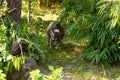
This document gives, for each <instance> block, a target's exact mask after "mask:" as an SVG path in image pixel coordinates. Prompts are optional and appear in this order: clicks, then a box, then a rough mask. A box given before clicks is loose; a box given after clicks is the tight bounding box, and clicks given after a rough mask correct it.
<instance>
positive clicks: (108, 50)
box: [0, 0, 120, 80]
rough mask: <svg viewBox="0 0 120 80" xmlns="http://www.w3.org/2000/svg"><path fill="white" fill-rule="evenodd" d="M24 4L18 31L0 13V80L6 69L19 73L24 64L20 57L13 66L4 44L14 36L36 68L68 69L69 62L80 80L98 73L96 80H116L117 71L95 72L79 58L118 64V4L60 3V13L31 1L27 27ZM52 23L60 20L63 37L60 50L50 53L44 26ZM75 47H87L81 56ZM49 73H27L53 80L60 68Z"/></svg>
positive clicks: (104, 1) (95, 0)
mask: <svg viewBox="0 0 120 80" xmlns="http://www.w3.org/2000/svg"><path fill="white" fill-rule="evenodd" d="M37 1H39V0H37ZM26 3H27V2H26V0H24V1H23V4H24V5H23V8H22V19H21V23H22V24H21V25H20V29H19V31H16V26H15V24H14V23H12V24H11V23H9V21H8V17H7V16H8V15H7V14H6V13H3V14H4V17H1V22H0V25H1V27H0V53H1V55H0V79H2V80H3V78H5V77H6V75H5V74H7V73H8V72H9V70H11V72H12V70H13V71H14V69H18V70H19V65H20V64H23V63H24V60H23V59H24V58H18V59H17V60H18V62H19V64H16V63H14V61H15V60H14V59H16V57H15V58H12V57H11V55H10V54H9V53H10V50H9V47H8V43H9V41H10V42H12V41H13V40H14V38H15V35H18V37H19V40H20V42H21V43H25V44H27V45H26V46H25V48H24V55H25V56H29V57H32V58H34V59H35V60H36V61H37V63H38V64H39V65H40V66H41V65H43V64H45V65H47V66H48V65H54V66H57V67H60V66H63V65H68V66H69V64H70V62H71V61H72V63H73V64H77V66H75V67H76V68H73V70H72V69H71V68H70V70H71V71H69V72H72V73H74V74H76V75H77V76H79V78H80V79H81V80H82V79H84V80H87V79H92V77H94V76H95V75H96V73H97V74H98V75H97V78H96V79H100V80H104V79H102V78H101V77H100V76H99V75H100V74H102V77H104V78H106V79H105V80H108V79H111V78H112V79H116V80H119V75H120V74H119V71H118V72H117V71H116V70H115V69H116V68H115V69H111V70H110V71H114V72H113V73H111V72H109V71H108V70H107V68H106V70H105V69H104V67H103V66H102V69H101V67H100V68H99V70H98V69H97V71H95V70H96V69H95V68H96V67H95V66H93V65H92V64H91V63H89V64H86V63H84V62H82V61H81V59H83V60H84V59H85V60H87V61H91V62H92V63H97V64H99V63H101V62H102V63H104V64H115V63H116V62H119V61H120V54H119V47H120V45H119V37H120V22H119V20H120V15H119V14H120V6H119V5H120V2H119V1H113V2H110V1H109V0H92V1H90V0H87V1H83V0H72V1H71V0H63V1H62V4H61V5H60V6H61V8H62V10H61V9H60V6H59V5H56V6H54V7H52V6H51V7H49V8H48V7H47V8H46V7H43V6H40V5H38V4H37V2H36V1H33V2H32V10H31V23H30V25H28V23H27V16H26V15H27V5H25V4H26ZM54 4H55V3H52V5H54ZM5 5H6V4H5ZM5 5H4V6H0V10H1V11H4V9H5V8H3V7H5ZM86 5H87V6H86ZM36 6H37V7H36ZM47 6H49V5H47ZM35 7H36V8H35ZM46 14H56V15H57V16H55V18H54V17H53V16H52V15H48V16H46V17H44V16H45V15H46ZM59 15H60V16H59ZM0 16H1V14H0ZM2 16H3V15H2ZM53 20H59V21H61V23H62V25H63V26H64V28H65V31H66V33H65V38H64V40H63V43H62V45H61V46H62V48H61V50H54V49H53V50H51V49H50V48H48V46H47V43H46V33H45V31H46V27H47V25H48V24H49V22H50V21H53ZM67 41H68V42H69V41H73V42H70V44H66V43H65V42H67ZM74 43H75V44H77V45H75V44H74ZM73 44H74V45H73ZM78 45H84V46H85V47H86V45H87V48H85V47H84V50H83V53H81V52H82V51H81V50H78V47H77V49H76V46H78ZM82 48H83V47H82ZM80 49H81V48H80ZM76 50H78V51H76ZM73 53H74V54H73ZM81 54H82V56H81ZM76 56H77V57H76ZM79 56H80V57H79ZM65 61H66V62H65ZM68 61H69V63H68ZM16 65H17V66H16ZM72 66H73V65H72ZM81 66H82V67H81ZM86 66H92V67H86ZM63 67H64V66H63ZM13 68H14V69H13ZM97 68H98V66H97ZM117 69H118V68H117ZM101 70H103V71H101ZM51 71H52V72H53V73H52V75H50V76H47V75H44V74H42V73H40V72H39V71H33V72H31V73H30V74H31V76H32V77H33V78H34V79H35V80H39V79H42V80H49V79H51V77H52V79H53V80H56V77H57V76H58V78H59V79H60V80H61V74H62V72H61V71H62V69H61V68H58V69H54V68H52V69H51ZM92 71H93V72H92ZM99 71H101V73H99ZM109 73H111V74H109ZM38 74H40V75H38ZM107 74H108V75H107ZM111 75H112V77H111ZM35 76H37V77H35ZM86 76H87V77H86ZM88 77H90V78H88ZM107 78H108V79H107Z"/></svg>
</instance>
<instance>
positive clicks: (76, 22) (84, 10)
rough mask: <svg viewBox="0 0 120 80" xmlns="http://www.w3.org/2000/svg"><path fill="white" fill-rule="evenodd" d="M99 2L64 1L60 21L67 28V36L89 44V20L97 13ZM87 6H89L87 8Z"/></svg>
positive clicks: (93, 0) (95, 0)
mask: <svg viewBox="0 0 120 80" xmlns="http://www.w3.org/2000/svg"><path fill="white" fill-rule="evenodd" d="M97 1H98V0H92V1H91V0H86V1H83V0H72V1H71V0H63V2H62V5H61V6H62V9H63V11H62V13H61V15H60V17H59V20H60V21H61V22H62V23H63V25H64V26H66V34H67V36H68V37H70V38H74V39H75V40H77V41H80V42H81V43H83V42H88V40H89V36H88V33H89V32H90V29H89V27H88V26H89V25H90V22H91V21H89V20H88V19H89V18H92V17H91V16H92V15H95V13H96V11H97V10H96V3H97ZM86 5H87V6H86Z"/></svg>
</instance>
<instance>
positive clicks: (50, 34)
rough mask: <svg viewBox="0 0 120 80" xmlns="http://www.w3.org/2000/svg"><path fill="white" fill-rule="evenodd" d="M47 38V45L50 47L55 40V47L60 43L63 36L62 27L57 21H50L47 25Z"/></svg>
mask: <svg viewBox="0 0 120 80" xmlns="http://www.w3.org/2000/svg"><path fill="white" fill-rule="evenodd" d="M46 32H47V39H48V46H49V47H50V48H52V46H53V42H55V41H56V42H57V45H56V47H58V46H59V45H60V43H61V40H62V39H63V37H64V28H63V27H62V26H61V24H60V23H59V22H51V23H50V24H49V26H48V27H47V31H46Z"/></svg>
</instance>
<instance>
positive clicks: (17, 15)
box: [6, 0, 22, 25]
mask: <svg viewBox="0 0 120 80" xmlns="http://www.w3.org/2000/svg"><path fill="white" fill-rule="evenodd" d="M6 1H7V3H8V7H9V8H10V10H9V15H10V19H11V21H12V22H15V23H16V24H17V25H20V19H21V6H22V1H21V0H6Z"/></svg>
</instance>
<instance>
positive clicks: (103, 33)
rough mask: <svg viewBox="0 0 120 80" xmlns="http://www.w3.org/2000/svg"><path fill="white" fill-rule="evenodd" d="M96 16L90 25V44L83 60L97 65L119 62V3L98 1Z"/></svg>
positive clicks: (105, 0)
mask: <svg viewBox="0 0 120 80" xmlns="http://www.w3.org/2000/svg"><path fill="white" fill-rule="evenodd" d="M97 7H98V14H97V15H95V16H94V19H92V20H91V21H93V22H92V23H91V25H90V28H91V33H90V36H91V42H90V45H89V48H88V53H86V54H83V56H82V57H83V58H84V59H88V60H91V61H92V62H95V63H99V62H103V63H115V62H117V61H120V54H119V49H118V44H117V42H118V38H119V36H120V32H119V31H120V27H119V26H120V24H119V20H120V16H119V14H120V2H119V1H109V0H108V1H107V0H100V1H99V2H98V3H97Z"/></svg>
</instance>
